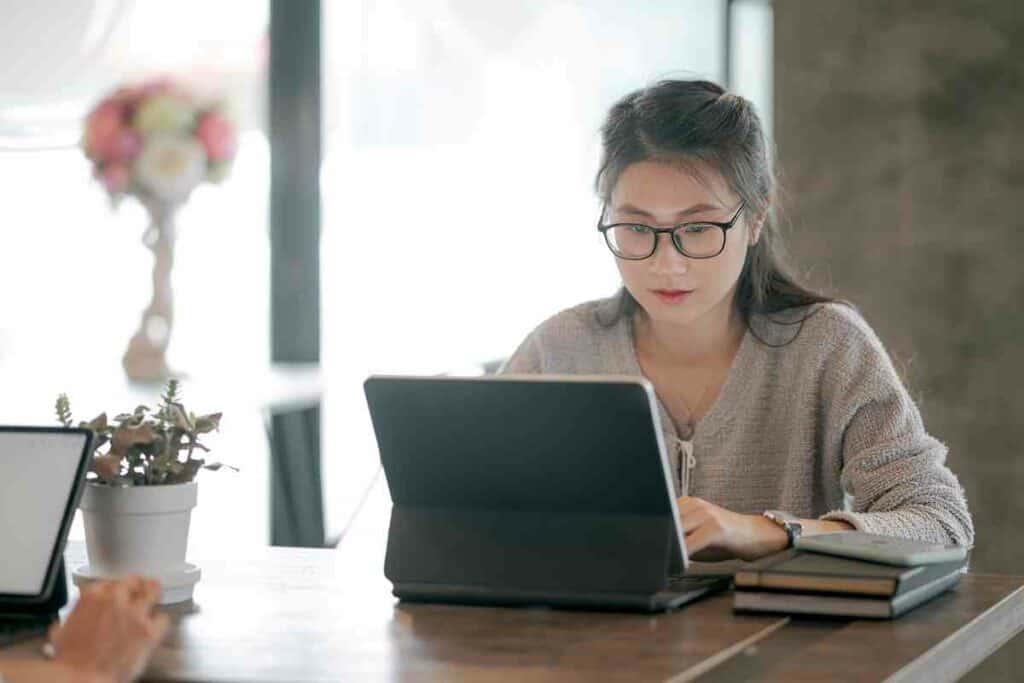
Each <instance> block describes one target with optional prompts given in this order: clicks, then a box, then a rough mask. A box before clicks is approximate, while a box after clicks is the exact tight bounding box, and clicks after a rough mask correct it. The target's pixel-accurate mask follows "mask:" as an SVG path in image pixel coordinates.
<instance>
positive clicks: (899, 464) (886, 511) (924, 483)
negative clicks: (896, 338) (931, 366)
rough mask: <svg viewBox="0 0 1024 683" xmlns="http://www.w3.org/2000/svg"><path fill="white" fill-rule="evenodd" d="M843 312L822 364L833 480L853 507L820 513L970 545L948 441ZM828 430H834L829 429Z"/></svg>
mask: <svg viewBox="0 0 1024 683" xmlns="http://www.w3.org/2000/svg"><path fill="white" fill-rule="evenodd" d="M840 316H841V317H843V318H847V320H846V321H845V322H846V323H847V324H846V325H844V327H847V328H848V329H846V330H843V331H842V332H843V334H841V335H840V338H839V339H838V340H836V343H835V344H834V346H833V347H832V351H831V353H830V354H829V355H828V357H827V358H826V359H825V367H824V368H823V370H822V386H821V392H822V401H823V418H824V419H825V420H826V422H827V424H826V425H825V427H826V434H827V435H838V437H839V438H840V449H839V450H840V453H841V456H842V464H841V467H842V469H841V476H840V481H841V485H842V488H843V491H844V492H845V493H846V494H848V495H849V496H852V498H853V506H852V507H853V509H852V510H833V511H831V512H829V513H827V514H825V515H823V516H822V517H821V518H820V519H827V520H843V521H846V522H849V523H850V524H852V525H853V526H854V527H855V528H856V529H858V530H859V531H866V532H870V533H876V534H884V535H888V536H899V537H903V538H916V539H920V540H927V541H932V542H936V543H944V544H945V543H956V544H958V545H966V546H968V547H970V546H972V545H973V543H974V526H973V523H972V522H971V515H970V513H969V511H968V509H967V501H966V498H965V495H964V490H963V487H962V486H961V485H960V482H959V481H958V480H957V478H956V476H955V475H954V474H953V473H952V472H951V471H950V469H949V468H948V467H946V465H945V460H946V453H947V449H946V447H945V445H943V444H942V442H940V441H939V440H937V439H935V438H934V437H932V436H930V435H929V434H928V433H927V432H926V431H925V429H924V424H923V422H922V419H921V414H920V412H919V411H918V409H917V406H916V405H915V404H914V402H913V400H912V399H911V398H910V396H909V394H908V393H907V390H906V388H905V387H904V386H903V383H902V381H901V380H900V378H899V376H898V375H897V374H896V371H895V368H894V367H893V365H892V361H891V360H890V358H889V356H888V354H887V353H886V351H885V348H884V347H883V346H882V343H881V341H880V340H879V339H878V337H877V336H876V335H875V334H874V332H873V331H872V330H871V328H870V327H868V325H867V323H865V322H864V321H863V320H861V319H860V318H859V316H857V315H856V313H852V312H850V313H845V314H840ZM828 438H833V437H831V436H829V437H828Z"/></svg>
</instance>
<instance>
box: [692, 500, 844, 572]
mask: <svg viewBox="0 0 1024 683" xmlns="http://www.w3.org/2000/svg"><path fill="white" fill-rule="evenodd" d="M677 500H678V502H679V516H680V517H681V518H682V522H683V533H684V534H685V535H686V552H687V554H688V555H689V556H690V557H692V558H693V559H695V560H697V561H698V562H717V561H719V560H731V559H734V558H739V559H741V560H747V561H750V560H756V559H758V558H760V557H764V556H765V555H771V554H772V553H777V552H779V551H780V550H784V549H785V548H786V547H787V546H789V537H788V536H787V535H786V532H785V530H784V529H783V528H782V527H780V526H779V525H778V524H776V523H775V522H773V521H771V520H770V519H768V518H767V517H764V516H762V515H743V514H740V513H738V512H733V511H731V510H726V509H725V508H723V507H719V506H717V505H715V504H713V503H709V502H708V501H706V500H704V499H703V498H693V497H691V496H683V497H682V498H679V499H677ZM800 525H801V526H802V527H803V532H802V533H803V535H805V536H811V535H814V534H827V533H832V532H836V531H850V530H852V529H853V525H852V524H849V523H848V522H844V521H839V520H835V521H833V520H821V519H801V520H800Z"/></svg>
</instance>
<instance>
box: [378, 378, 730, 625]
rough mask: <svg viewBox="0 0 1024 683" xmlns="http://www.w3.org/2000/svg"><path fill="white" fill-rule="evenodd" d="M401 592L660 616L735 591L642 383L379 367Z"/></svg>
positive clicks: (391, 574) (421, 597)
mask: <svg viewBox="0 0 1024 683" xmlns="http://www.w3.org/2000/svg"><path fill="white" fill-rule="evenodd" d="M364 390H365V393H366V398H367V402H368V405H369V409H370V416H371V419H372V422H373V428H374V431H375V433H376V436H377V444H378V447H379V450H380V458H381V464H382V466H383V470H384V475H385V477H386V479H387V483H388V488H389V490H390V493H391V499H392V502H393V507H392V512H391V523H390V528H389V530H388V542H387V554H386V558H385V564H384V574H385V576H386V577H387V578H388V579H389V580H390V581H391V583H392V585H393V593H394V595H395V596H396V597H398V598H400V599H402V600H409V601H428V602H455V603H464V604H488V605H548V606H555V607H568V608H590V609H609V610H638V611H661V610H667V609H672V608H676V607H679V606H681V605H684V604H686V603H688V602H691V601H693V600H696V599H697V598H699V597H701V596H704V595H707V594H709V593H712V592H714V591H716V590H721V589H723V588H727V587H728V586H729V583H730V579H731V577H730V576H728V575H722V576H715V575H712V576H708V575H701V576H687V575H686V569H687V568H688V567H689V558H688V557H687V554H686V546H685V543H684V538H683V534H682V530H681V527H680V524H679V512H678V508H677V505H676V499H675V495H674V492H673V488H672V483H671V474H670V471H669V465H668V459H667V457H666V453H665V445H664V443H663V436H662V431H661V427H660V424H659V419H658V411H657V408H656V406H657V403H656V401H655V397H654V390H653V388H652V386H651V384H650V383H649V382H648V381H647V380H646V379H644V378H641V377H619V376H567V375H503V376H498V377H494V376H488V377H467V378H463V377H429V378H426V377H394V376H372V377H370V378H369V379H367V380H366V382H365V383H364Z"/></svg>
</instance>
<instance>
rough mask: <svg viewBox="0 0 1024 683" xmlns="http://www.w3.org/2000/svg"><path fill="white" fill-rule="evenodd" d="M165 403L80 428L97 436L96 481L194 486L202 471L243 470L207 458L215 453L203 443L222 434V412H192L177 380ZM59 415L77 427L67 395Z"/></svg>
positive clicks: (93, 476) (101, 418)
mask: <svg viewBox="0 0 1024 683" xmlns="http://www.w3.org/2000/svg"><path fill="white" fill-rule="evenodd" d="M160 399H161V402H160V404H159V405H158V406H157V407H156V409H152V408H150V407H149V406H145V405H140V406H136V407H135V410H133V411H132V412H130V413H120V414H119V415H117V416H116V417H114V419H113V420H112V421H108V419H107V414H106V413H101V414H100V415H98V416H96V417H95V418H93V419H92V420H90V421H89V422H79V423H78V426H79V427H85V428H87V429H91V430H92V432H93V435H94V439H93V458H92V463H91V466H90V472H91V477H90V478H91V480H92V481H96V482H101V483H105V484H110V485H113V486H159V485H163V484H183V483H186V482H190V481H192V480H193V479H195V476H196V474H197V473H198V472H199V470H200V469H206V470H219V469H221V468H223V467H228V468H229V469H233V470H235V471H237V468H235V467H231V466H230V465H224V464H223V463H220V462H207V461H206V457H205V454H207V453H209V452H210V451H209V449H208V448H207V447H206V446H205V445H204V444H203V443H201V442H200V441H199V437H200V436H201V435H203V434H209V433H210V432H214V431H218V430H219V429H220V419H221V413H210V414H208V415H196V414H195V413H190V412H188V411H187V410H186V409H185V406H184V405H183V404H182V402H181V397H180V395H179V382H178V380H177V379H170V380H168V381H167V386H166V387H165V389H164V393H163V395H162V396H161V397H160ZM56 411H57V421H58V422H60V424H62V425H63V426H65V427H72V426H73V425H74V422H73V419H72V415H71V402H70V401H69V400H68V397H67V395H66V394H61V395H60V396H58V397H57V403H56ZM183 452H184V457H182V453H183Z"/></svg>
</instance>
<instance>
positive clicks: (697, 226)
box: [686, 223, 715, 235]
mask: <svg viewBox="0 0 1024 683" xmlns="http://www.w3.org/2000/svg"><path fill="white" fill-rule="evenodd" d="M714 227H715V226H713V225H706V224H704V223H693V224H691V225H687V226H686V232H687V233H689V234H691V235H699V234H701V233H702V232H707V231H708V230H711V229H712V228H714Z"/></svg>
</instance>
